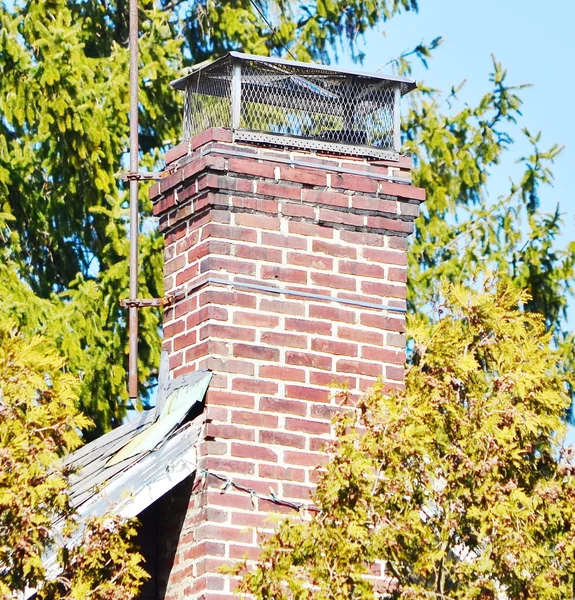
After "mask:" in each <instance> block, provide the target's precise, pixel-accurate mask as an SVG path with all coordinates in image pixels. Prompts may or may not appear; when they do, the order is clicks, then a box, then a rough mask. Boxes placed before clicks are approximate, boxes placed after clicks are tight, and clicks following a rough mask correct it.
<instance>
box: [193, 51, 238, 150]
mask: <svg viewBox="0 0 575 600" xmlns="http://www.w3.org/2000/svg"><path fill="white" fill-rule="evenodd" d="M231 84H232V64H231V61H226V62H225V63H223V64H219V65H218V69H205V70H202V71H198V72H197V73H195V74H194V76H192V77H191V78H190V79H189V80H188V82H187V85H186V95H185V98H184V141H186V140H189V139H190V138H192V137H194V136H195V135H197V134H198V133H201V132H202V131H205V130H206V129H210V128H212V127H230V126H231V107H232V95H231V87H232V86H231Z"/></svg>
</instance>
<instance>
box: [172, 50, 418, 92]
mask: <svg viewBox="0 0 575 600" xmlns="http://www.w3.org/2000/svg"><path fill="white" fill-rule="evenodd" d="M230 58H231V59H237V60H243V61H254V62H260V63H267V64H271V65H285V66H288V67H296V68H298V67H299V68H301V69H316V70H318V71H329V72H332V73H339V74H341V75H354V76H356V77H364V78H367V79H378V80H384V81H395V82H397V83H400V84H401V95H402V96H403V95H405V94H408V93H409V92H411V91H413V90H414V89H416V88H417V83H416V82H415V80H413V79H410V78H409V77H400V76H399V75H384V74H382V73H371V72H367V71H358V70H356V69H342V68H341V67H332V66H329V65H322V64H318V63H313V62H302V61H299V60H290V59H285V58H275V57H273V56H259V55H257V54H246V53H244V52H236V51H235V50H234V51H231V52H228V53H227V54H225V55H224V56H221V57H220V58H216V59H215V60H213V61H210V60H205V61H203V62H201V63H198V64H196V65H192V66H191V67H189V72H188V73H186V75H183V76H182V77H179V78H178V79H174V81H172V82H170V85H171V86H172V87H173V88H174V89H176V90H185V89H186V81H187V80H188V79H190V78H191V77H193V76H194V75H195V73H197V72H199V71H203V70H204V69H207V68H210V69H212V68H213V67H214V66H216V65H217V63H220V62H224V61H229V60H230Z"/></svg>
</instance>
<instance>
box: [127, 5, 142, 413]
mask: <svg viewBox="0 0 575 600" xmlns="http://www.w3.org/2000/svg"><path fill="white" fill-rule="evenodd" d="M129 6H130V34H129V45H130V172H131V173H137V172H138V168H139V164H138V163H139V160H138V146H139V143H138V142H139V140H138V0H130V4H129ZM139 231H140V223H139V207H138V178H137V177H133V178H130V301H131V302H132V303H131V304H130V305H129V307H128V323H129V355H128V394H129V396H130V398H131V399H132V401H133V404H134V407H135V405H136V402H134V401H135V400H136V399H137V398H138V308H137V306H136V305H135V304H133V302H135V301H136V299H137V298H138V234H139Z"/></svg>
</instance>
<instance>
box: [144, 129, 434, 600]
mask: <svg viewBox="0 0 575 600" xmlns="http://www.w3.org/2000/svg"><path fill="white" fill-rule="evenodd" d="M238 155H239V156H238ZM243 155H248V156H247V157H246V156H243ZM166 160H167V161H168V162H169V163H170V164H168V165H167V167H166V173H167V174H168V175H167V176H166V177H165V178H164V179H162V180H161V181H160V182H159V184H157V185H155V186H153V188H152V191H151V196H152V200H153V202H154V214H155V215H156V216H157V217H159V223H160V230H161V231H162V233H163V235H164V237H165V256H166V262H165V291H166V294H171V295H173V296H174V304H173V305H172V306H170V307H169V308H167V309H166V312H165V319H164V340H163V349H164V350H165V351H167V352H168V353H169V355H170V368H171V371H172V376H177V375H180V374H183V373H186V372H189V371H193V370H196V369H201V368H209V369H212V370H213V371H214V377H213V379H212V384H211V386H210V390H209V392H208V394H207V399H206V410H205V411H204V415H203V418H205V428H204V434H203V438H202V441H201V442H200V444H199V448H198V455H199V463H198V468H199V471H198V476H197V481H196V486H195V488H194V489H195V491H194V492H193V493H192V495H191V498H190V501H189V506H188V509H187V514H186V516H185V520H184V525H183V528H182V532H183V533H182V535H181V538H180V543H179V549H178V557H177V560H176V561H174V565H173V566H172V567H171V572H170V574H169V577H168V585H167V593H166V598H169V600H180V599H181V598H193V599H198V600H199V599H200V598H202V599H203V600H218V599H223V598H232V597H234V596H233V587H234V581H233V579H231V578H228V577H223V576H221V575H220V574H219V573H218V566H219V565H221V564H227V563H229V562H231V561H233V560H237V559H238V558H241V557H242V556H243V555H244V554H245V553H247V554H248V555H249V556H250V558H255V557H256V556H257V547H258V543H259V534H258V533H257V532H256V531H255V530H253V528H254V527H255V528H258V529H259V530H260V532H262V531H263V532H265V531H269V529H270V527H271V525H270V524H269V523H268V522H267V521H266V516H267V515H268V514H269V513H270V512H274V511H277V512H289V509H286V507H282V506H278V505H276V504H274V503H272V502H269V501H265V500H262V499H258V498H257V497H255V496H252V497H250V495H249V494H246V493H245V492H243V491H239V490H237V489H235V488H234V487H233V486H228V487H227V488H226V491H225V493H222V492H220V491H219V490H218V488H221V486H222V481H221V480H220V479H218V478H217V477H215V476H213V475H207V476H206V477H199V475H200V474H201V473H202V472H205V471H202V470H207V471H211V472H214V473H217V474H219V475H220V476H221V477H229V478H231V479H233V480H234V481H235V482H237V483H242V484H244V485H246V486H247V487H249V488H253V489H254V490H256V491H258V492H260V493H262V494H266V495H268V494H270V489H271V490H273V494H275V495H276V496H277V497H278V498H283V499H287V500H290V501H294V502H306V503H307V502H309V492H310V490H312V489H313V487H314V483H315V482H316V481H317V472H315V471H314V469H315V467H318V466H319V465H321V464H323V462H324V461H325V456H324V455H323V454H321V453H320V452H319V450H320V449H321V448H322V447H323V446H324V445H325V444H326V443H327V442H328V441H329V440H330V439H331V425H330V420H331V418H332V417H333V414H334V412H335V411H336V410H337V407H338V404H339V402H340V396H339V394H340V392H342V390H343V387H344V386H348V389H349V393H350V394H352V395H353V394H359V393H361V392H362V391H365V390H366V389H368V388H369V387H370V386H371V385H372V384H373V383H374V382H375V381H376V380H377V378H378V377H382V378H384V380H386V381H387V383H388V385H389V386H390V387H393V386H401V385H402V382H403V364H404V360H405V349H404V345H405V341H404V335H403V331H404V325H405V320H404V316H403V314H400V313H394V312H388V311H386V310H383V309H382V308H378V307H377V306H364V305H358V304H357V303H355V304H354V302H358V301H359V302H364V303H365V302H368V303H371V304H374V305H382V304H384V305H389V306H393V307H397V308H404V307H405V297H406V284H405V281H406V263H407V261H406V247H407V246H406V241H405V237H406V236H407V235H409V233H411V231H412V230H413V220H414V218H415V217H416V216H417V212H418V205H419V203H420V202H421V201H422V200H423V199H424V193H423V190H421V189H419V188H416V187H413V186H412V185H410V184H408V183H403V184H402V183H395V182H390V181H388V180H387V178H386V176H387V175H388V167H393V169H394V171H395V172H394V175H396V176H400V177H403V178H405V179H409V168H410V161H409V160H408V159H405V158H402V159H401V160H400V161H399V162H398V163H397V162H388V161H374V162H372V163H370V162H368V161H364V160H356V159H353V158H349V157H321V156H319V155H318V156H316V155H312V154H309V153H305V152H303V151H302V152H297V153H296V152H288V151H277V150H270V149H262V148H258V147H254V146H249V145H246V144H244V145H241V144H235V143H233V142H232V139H231V134H230V132H228V131H225V130H210V131H208V132H204V133H203V134H202V135H201V136H199V137H198V138H195V139H194V140H193V141H192V142H190V143H188V144H184V145H182V146H178V147H177V148H174V149H173V150H171V151H170V152H169V153H168V155H167V157H166ZM170 161H171V162H170ZM286 161H287V162H288V163H289V161H299V162H300V163H302V162H303V163H305V164H306V165H308V166H305V165H304V166H301V165H299V166H298V165H297V164H295V162H294V163H293V164H286ZM310 164H311V166H309V165H310ZM338 169H339V172H338ZM356 171H357V174H355V172H356ZM366 173H368V174H369V175H370V176H369V177H367V176H366V175H365V174H366ZM280 290H281V292H280ZM286 292H293V293H286ZM297 294H301V295H297ZM318 295H319V296H323V297H328V298H327V299H325V298H323V299H322V298H319V297H317V296H318ZM329 297H331V298H337V299H340V300H348V301H349V302H336V301H333V300H330V299H329Z"/></svg>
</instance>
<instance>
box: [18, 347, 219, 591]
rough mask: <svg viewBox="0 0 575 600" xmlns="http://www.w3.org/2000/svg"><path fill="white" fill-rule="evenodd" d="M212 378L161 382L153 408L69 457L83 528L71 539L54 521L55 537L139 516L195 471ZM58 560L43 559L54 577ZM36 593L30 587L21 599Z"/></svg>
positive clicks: (52, 554) (201, 374)
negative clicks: (91, 523)
mask: <svg viewBox="0 0 575 600" xmlns="http://www.w3.org/2000/svg"><path fill="white" fill-rule="evenodd" d="M162 363H163V364H162V365H161V367H160V378H162V377H165V376H166V374H167V371H168V365H167V355H165V354H163V355H162ZM164 363H165V364H164ZM211 378H212V374H211V372H210V371H205V370H201V371H194V372H192V373H189V374H187V375H183V376H181V377H178V378H176V379H174V380H172V381H169V382H167V383H166V382H162V381H160V383H159V385H158V397H157V399H156V407H155V408H154V409H152V410H150V411H148V412H146V413H143V414H141V415H140V416H138V417H137V418H135V419H133V420H132V421H129V422H128V423H125V424H124V425H121V426H120V427H118V428H117V429H114V430H113V431H110V432H109V433H107V434H105V435H103V436H101V437H99V438H98V439H96V440H94V441H92V442H90V443H88V444H86V445H85V446H82V448H80V449H79V450H77V451H76V452H74V453H72V454H70V455H69V456H67V457H66V458H65V460H64V464H65V465H66V466H68V467H71V468H72V469H73V470H74V473H73V474H72V475H71V476H70V478H69V481H70V490H69V495H70V502H71V504H72V506H73V507H74V508H75V509H76V511H77V516H78V522H79V525H80V526H79V527H78V528H77V529H76V531H75V533H74V535H73V537H72V538H64V537H63V536H62V535H61V531H62V527H61V523H60V522H56V523H54V524H53V533H54V536H55V538H56V539H58V538H60V541H61V543H63V544H67V545H68V544H72V545H73V544H75V543H77V542H78V540H79V539H80V537H81V535H82V531H83V523H84V522H85V521H86V520H87V519H89V518H90V517H98V516H102V515H111V514H113V515H119V516H122V517H126V518H130V517H135V516H136V515H139V514H140V513H141V512H142V511H143V510H144V509H146V508H147V507H148V506H150V505H151V504H152V503H153V502H155V501H156V500H158V499H159V498H161V497H162V496H163V495H164V494H165V493H167V492H169V491H170V490H171V489H172V488H174V487H175V486H176V485H177V484H178V483H180V482H181V481H182V480H184V479H185V478H186V477H188V476H189V475H191V474H192V473H194V471H195V470H196V443H197V441H198V439H199V436H200V428H201V422H197V421H194V419H193V416H194V415H195V414H198V413H199V412H201V407H202V406H203V400H204V396H205V394H206V391H207V389H208V385H209V383H210V380H211ZM56 561H57V551H56V549H55V548H51V549H50V550H48V552H47V553H46V554H45V555H44V556H43V558H42V562H43V564H44V567H45V569H46V571H47V572H48V573H49V574H51V576H56V575H57V573H58V571H59V568H58V565H57V562H56ZM34 593H35V590H34V589H28V590H27V591H26V593H25V594H24V595H23V597H24V598H30V597H31V596H33V595H34Z"/></svg>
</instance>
